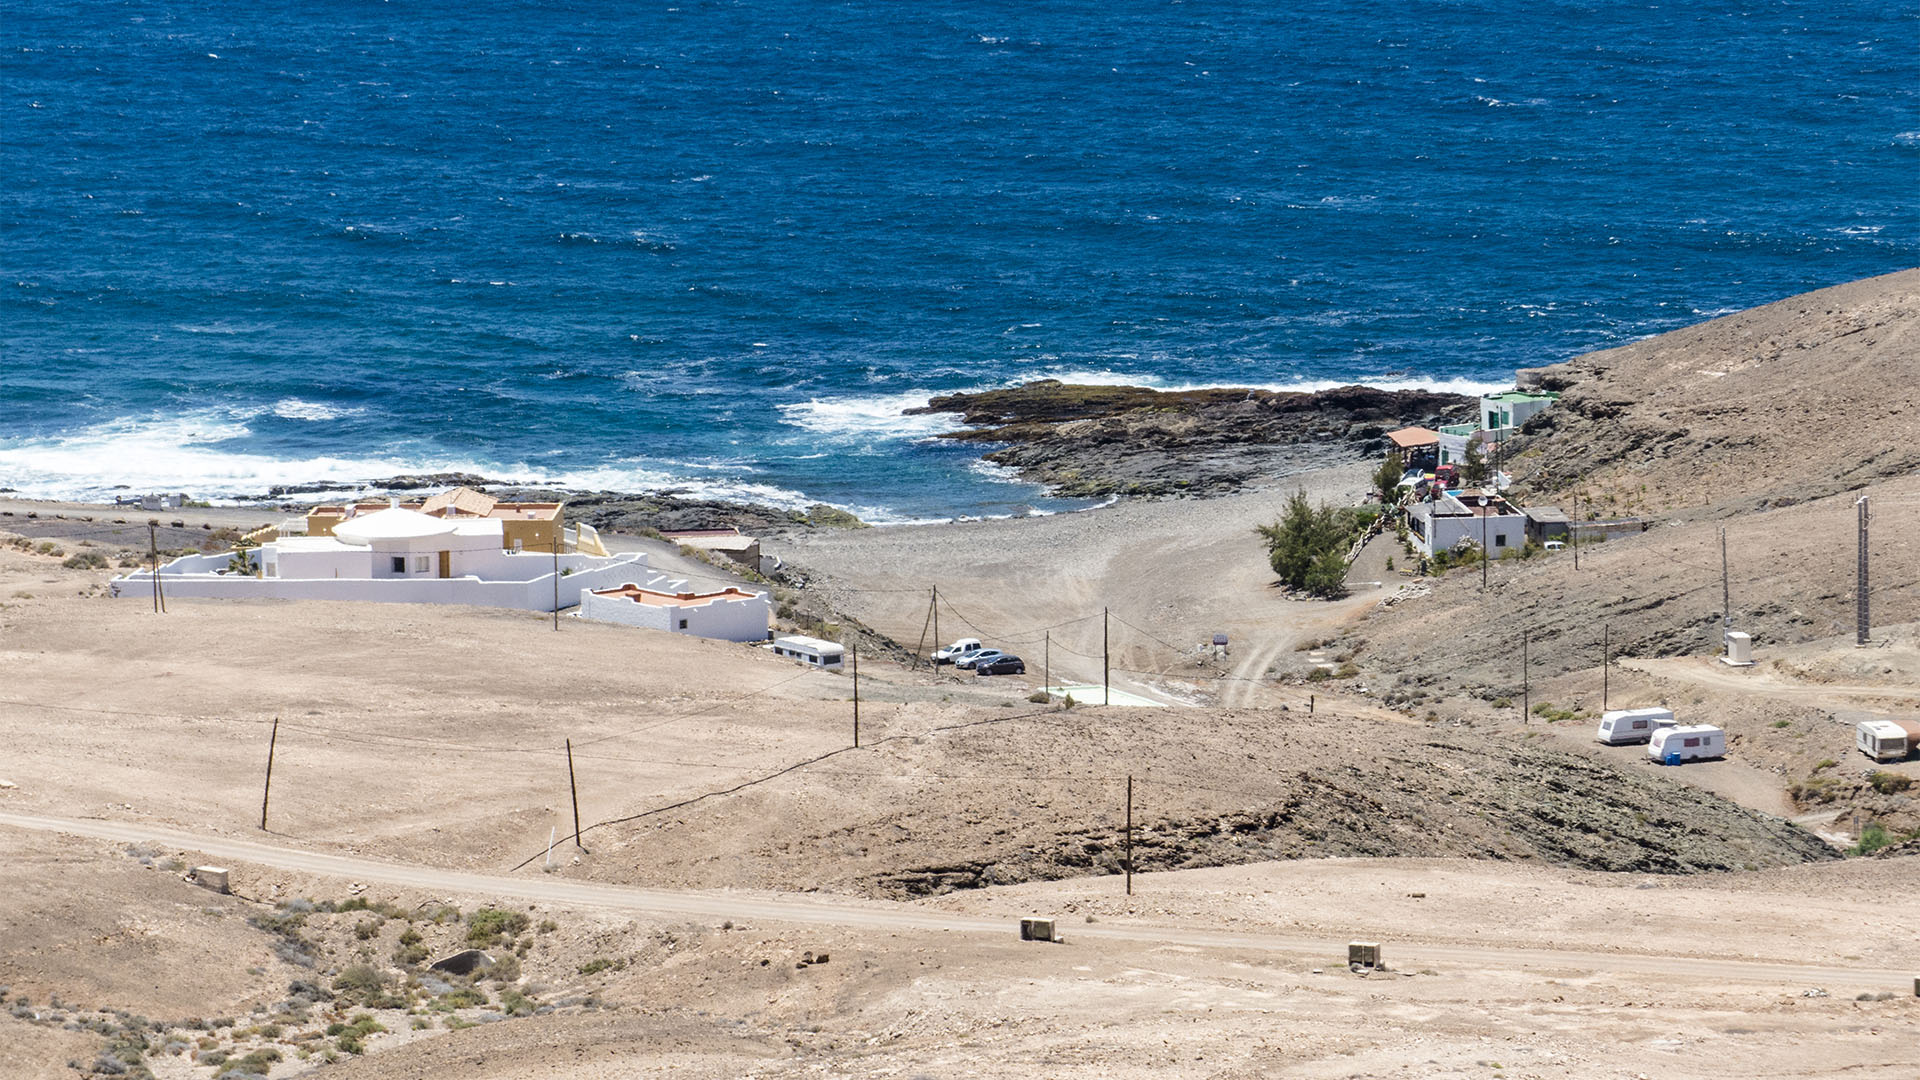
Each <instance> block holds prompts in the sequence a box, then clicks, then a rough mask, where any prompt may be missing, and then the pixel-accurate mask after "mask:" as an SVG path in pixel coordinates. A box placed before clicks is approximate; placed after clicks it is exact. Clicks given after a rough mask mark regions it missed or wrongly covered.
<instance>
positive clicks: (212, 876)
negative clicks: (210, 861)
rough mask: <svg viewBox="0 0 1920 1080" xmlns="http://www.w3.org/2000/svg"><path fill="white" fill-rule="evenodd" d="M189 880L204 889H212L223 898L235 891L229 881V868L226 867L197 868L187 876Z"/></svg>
mask: <svg viewBox="0 0 1920 1080" xmlns="http://www.w3.org/2000/svg"><path fill="white" fill-rule="evenodd" d="M187 880H188V881H191V882H193V883H194V884H195V885H198V886H200V887H201V888H203V889H212V890H213V891H214V892H217V893H219V894H220V895H222V896H225V895H227V894H228V893H231V892H232V891H233V889H232V887H231V886H230V885H229V883H228V881H227V868H226V867H224V866H196V867H194V868H193V870H192V871H191V872H190V873H188V874H187Z"/></svg>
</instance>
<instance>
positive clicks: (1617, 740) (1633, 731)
mask: <svg viewBox="0 0 1920 1080" xmlns="http://www.w3.org/2000/svg"><path fill="white" fill-rule="evenodd" d="M1672 726H1673V710H1672V709H1614V710H1612V711H1610V712H1604V713H1601V714H1600V730H1599V731H1598V732H1596V733H1595V734H1594V738H1595V739H1597V740H1599V741H1600V742H1603V743H1606V744H1607V745H1608V746H1620V745H1622V744H1624V743H1640V742H1646V741H1647V740H1648V739H1651V738H1653V733H1654V732H1656V731H1659V730H1660V729H1661V728H1670V727H1672Z"/></svg>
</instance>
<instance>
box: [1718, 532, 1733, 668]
mask: <svg viewBox="0 0 1920 1080" xmlns="http://www.w3.org/2000/svg"><path fill="white" fill-rule="evenodd" d="M1732 632H1733V590H1732V588H1731V586H1729V585H1728V584H1727V530H1726V529H1725V528H1724V527H1723V528H1722V529H1721V530H1720V645H1721V648H1723V649H1724V648H1725V647H1726V644H1727V635H1728V634H1730V633H1732Z"/></svg>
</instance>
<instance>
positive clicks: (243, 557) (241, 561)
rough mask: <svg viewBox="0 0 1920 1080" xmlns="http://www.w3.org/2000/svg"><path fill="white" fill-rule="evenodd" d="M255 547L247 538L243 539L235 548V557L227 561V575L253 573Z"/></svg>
mask: <svg viewBox="0 0 1920 1080" xmlns="http://www.w3.org/2000/svg"><path fill="white" fill-rule="evenodd" d="M255 546H256V545H254V544H253V543H251V542H250V541H248V540H247V538H246V537H244V536H243V537H241V538H240V539H239V540H238V541H237V542H236V543H235V544H234V546H233V557H232V558H230V559H228V560H227V573H229V574H251V573H253V550H254V547H255Z"/></svg>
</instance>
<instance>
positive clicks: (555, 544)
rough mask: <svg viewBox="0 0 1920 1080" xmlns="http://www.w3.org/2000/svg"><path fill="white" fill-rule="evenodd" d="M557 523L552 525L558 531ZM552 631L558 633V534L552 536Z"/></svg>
mask: <svg viewBox="0 0 1920 1080" xmlns="http://www.w3.org/2000/svg"><path fill="white" fill-rule="evenodd" d="M559 527H560V526H559V523H558V522H557V521H556V522H555V523H554V528H556V529H558V528H559ZM553 630H554V632H555V633H559V632H560V534H559V533H558V532H555V533H554V534H553Z"/></svg>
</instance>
